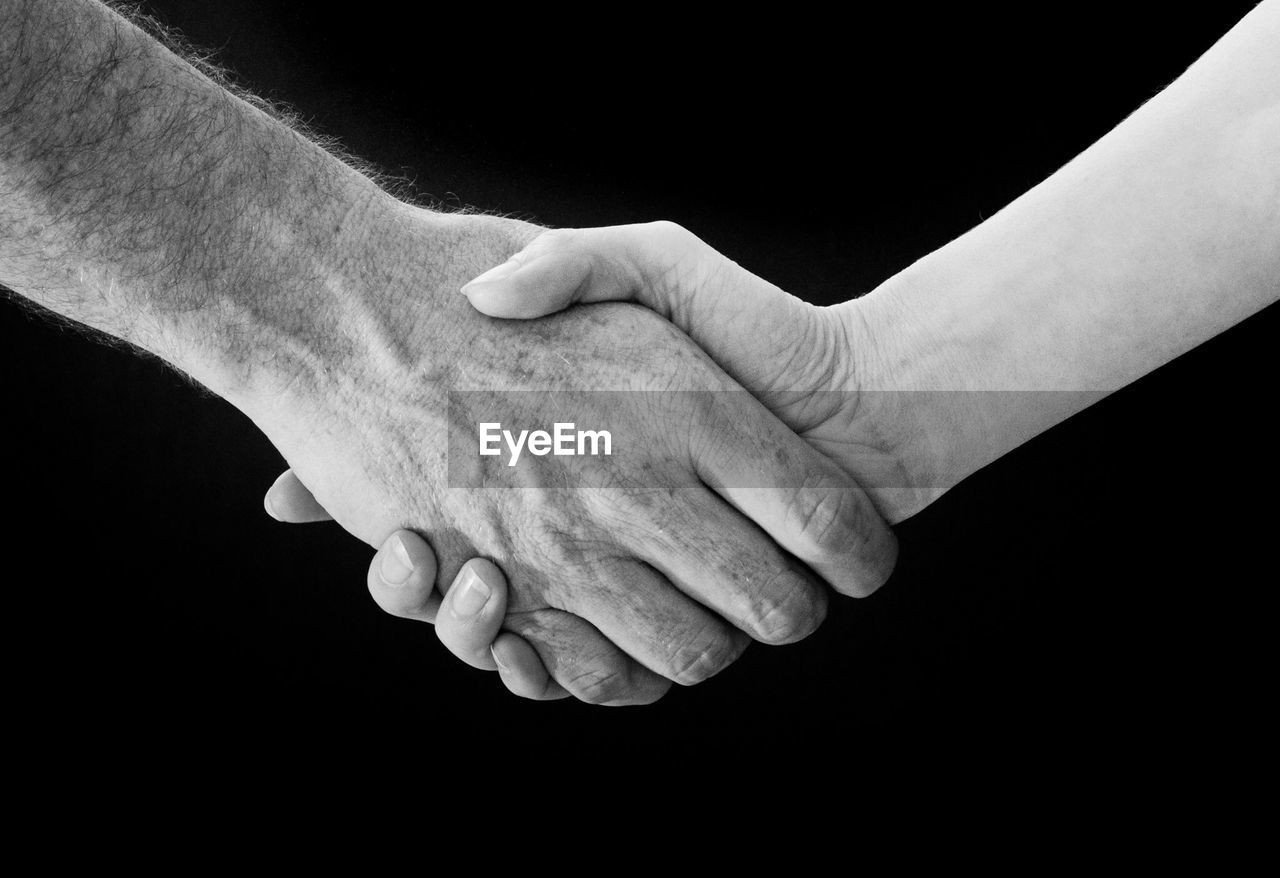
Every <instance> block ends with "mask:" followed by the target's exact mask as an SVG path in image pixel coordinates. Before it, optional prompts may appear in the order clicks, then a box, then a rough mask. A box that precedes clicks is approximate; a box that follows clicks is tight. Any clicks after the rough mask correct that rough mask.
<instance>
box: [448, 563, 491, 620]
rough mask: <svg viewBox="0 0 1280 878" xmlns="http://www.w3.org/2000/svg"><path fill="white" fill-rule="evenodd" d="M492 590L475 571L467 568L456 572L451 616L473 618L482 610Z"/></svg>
mask: <svg viewBox="0 0 1280 878" xmlns="http://www.w3.org/2000/svg"><path fill="white" fill-rule="evenodd" d="M492 593H493V590H492V589H490V588H489V586H488V584H486V583H485V581H484V580H483V579H481V578H480V574H478V573H476V571H475V569H474V568H472V567H470V566H467V567H463V568H462V570H460V571H459V572H458V581H457V582H456V583H455V585H454V593H453V614H454V615H455V616H457V617H458V618H460V619H467V618H470V617H471V616H474V615H475V614H476V613H478V612H480V610H481V609H483V607H484V605H485V604H486V603H487V602H488V600H489V595H490V594H492Z"/></svg>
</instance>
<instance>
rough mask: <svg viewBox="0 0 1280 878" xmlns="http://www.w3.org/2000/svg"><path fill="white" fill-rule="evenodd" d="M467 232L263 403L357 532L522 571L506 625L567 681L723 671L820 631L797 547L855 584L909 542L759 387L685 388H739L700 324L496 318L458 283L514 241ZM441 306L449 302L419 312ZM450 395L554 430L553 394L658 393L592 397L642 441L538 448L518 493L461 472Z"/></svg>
mask: <svg viewBox="0 0 1280 878" xmlns="http://www.w3.org/2000/svg"><path fill="white" fill-rule="evenodd" d="M482 219H483V218H474V221H476V222H478V221H481V220H482ZM465 234H466V232H465V231H464V230H462V229H460V231H459V235H460V236H463V235H465ZM466 240H467V241H469V242H472V244H470V245H468V246H467V247H462V246H459V248H458V251H457V252H458V253H459V258H455V259H452V260H450V262H449V269H448V271H447V272H445V275H446V276H439V275H438V274H436V275H432V276H418V277H415V276H408V277H393V278H392V279H391V280H392V283H391V284H390V285H389V291H388V298H389V300H390V302H391V305H390V306H389V307H390V308H391V309H392V310H393V313H394V314H395V315H396V318H395V319H393V320H388V321H387V322H386V323H385V324H383V328H384V331H385V332H386V333H387V335H388V336H389V337H388V338H385V339H382V340H381V343H380V345H379V347H378V348H377V349H376V351H375V353H374V354H371V355H364V356H361V357H357V358H355V359H354V361H353V363H352V364H349V365H346V366H345V367H344V368H343V369H342V370H340V371H336V372H335V371H334V370H328V371H326V373H325V375H324V380H323V382H319V383H316V382H310V383H309V382H305V381H304V382H298V383H297V384H295V385H293V386H291V387H290V388H289V389H288V390H287V391H286V392H285V393H283V394H282V395H281V396H280V398H279V399H278V400H276V401H275V402H274V404H273V406H272V407H271V408H270V409H269V410H264V411H262V412H261V413H255V420H256V421H258V422H259V426H260V427H262V428H263V430H264V431H265V432H266V433H267V434H268V436H270V437H271V438H272V440H273V442H275V444H276V445H277V447H278V448H280V449H281V450H282V451H283V452H284V454H285V456H286V458H287V459H288V460H289V461H290V463H291V465H292V467H293V470H294V472H296V473H297V476H298V478H299V479H301V482H303V483H305V484H306V485H307V487H309V488H310V489H311V492H312V493H313V495H314V498H315V501H316V502H318V504H319V505H320V506H321V507H322V508H323V509H325V510H327V511H328V512H329V513H332V515H333V517H334V518H335V519H337V520H338V522H339V523H341V524H342V525H343V526H344V527H345V528H346V529H347V530H349V531H351V532H352V533H354V534H356V535H357V536H359V537H360V538H361V539H364V540H365V541H366V542H369V543H370V544H373V545H379V544H382V543H384V541H385V540H387V539H388V535H389V534H392V533H393V532H395V531H398V530H401V529H409V530H413V531H415V532H418V533H421V534H423V535H425V536H426V537H427V538H428V540H429V541H430V544H431V546H433V547H434V549H435V552H436V553H437V554H438V557H439V562H440V570H441V573H442V574H444V575H443V577H442V581H448V580H451V579H452V578H453V575H454V574H455V573H456V571H458V570H460V569H461V567H462V565H463V562H464V561H465V560H466V559H467V558H472V557H475V556H483V557H487V558H489V559H491V560H492V561H493V562H495V563H496V564H498V566H499V567H500V568H501V569H502V570H503V571H505V573H506V574H507V576H508V578H509V579H510V598H509V605H508V608H507V613H506V622H505V625H506V627H507V629H508V630H510V631H513V632H515V633H518V634H519V635H521V636H522V637H523V638H525V639H526V640H527V641H528V643H529V644H530V645H531V646H532V649H533V650H534V651H535V652H536V655H537V657H538V658H539V659H540V661H541V662H542V663H543V664H544V665H545V667H546V668H547V671H548V673H549V675H550V678H552V679H554V680H555V681H556V682H557V683H558V684H559V685H560V686H563V687H564V689H566V690H567V691H569V692H570V693H572V694H573V695H575V696H577V697H579V698H581V699H583V700H587V701H592V702H600V703H634V702H645V701H651V700H653V699H654V698H656V697H659V696H660V695H661V694H662V692H664V691H665V690H666V688H667V687H668V685H669V683H668V682H667V681H672V680H674V681H676V682H680V683H694V682H698V681H700V680H703V679H706V678H707V677H709V676H711V675H712V674H714V673H716V672H717V671H719V670H721V669H722V668H723V667H725V666H726V665H727V664H728V663H729V662H731V661H732V660H733V659H734V658H736V657H737V655H738V654H739V653H740V652H741V650H742V648H743V647H744V646H745V645H746V642H747V638H746V637H744V636H743V635H742V634H741V633H739V632H745V633H746V634H748V635H750V636H751V637H754V638H756V639H758V640H762V641H765V642H770V643H784V642H789V641H792V640H795V639H798V638H799V637H803V636H804V635H806V634H807V633H809V632H810V631H812V630H813V628H814V627H816V625H817V624H818V623H819V622H820V621H821V618H822V616H823V614H824V610H825V594H824V591H823V589H822V588H821V587H820V585H819V584H818V582H817V581H815V579H814V577H813V576H812V575H811V574H810V573H809V572H808V571H807V570H806V569H805V567H804V566H803V565H799V564H797V563H796V562H795V560H794V559H793V558H791V557H789V556H788V553H790V555H793V556H795V558H798V559H800V560H801V561H803V562H805V564H807V565H808V568H810V569H812V570H813V571H815V572H817V573H818V574H820V575H821V576H822V577H823V578H824V579H825V580H826V581H827V582H829V583H830V584H831V585H832V586H834V587H835V588H836V589H837V590H839V591H842V592H844V593H848V594H865V593H869V592H870V591H871V590H873V589H874V588H876V587H878V586H879V585H880V584H881V583H882V582H883V581H884V579H885V578H886V577H887V576H888V573H889V572H890V570H891V568H892V565H893V561H894V557H895V544H894V541H893V538H892V534H891V533H890V532H889V531H888V529H887V528H886V527H885V525H884V524H883V522H882V521H881V520H880V518H879V516H878V515H877V514H876V513H875V511H874V509H873V507H872V505H871V504H870V502H869V501H868V499H867V497H866V495H865V494H863V493H862V492H861V491H860V490H859V489H858V488H857V487H856V485H855V484H854V483H853V482H852V480H850V479H849V478H848V476H847V475H846V474H845V473H843V472H842V471H841V470H840V468H839V467H838V466H836V465H835V464H834V463H833V462H832V461H831V460H830V459H828V458H826V457H824V456H823V455H821V454H818V453H817V452H816V451H815V450H814V449H813V448H812V447H811V446H809V445H808V444H806V443H805V442H803V441H801V440H800V439H798V438H797V437H796V436H795V435H794V434H793V433H792V432H791V431H790V430H788V429H787V428H786V427H785V426H784V425H783V424H782V423H780V422H779V421H778V420H777V419H776V418H774V417H773V416H772V415H770V414H769V413H768V412H767V411H766V410H765V409H764V408H763V407H762V406H761V405H760V404H759V403H758V402H756V401H755V400H754V399H752V398H751V397H750V396H749V395H748V394H744V393H732V392H718V393H691V392H687V391H709V390H710V391H732V390H736V389H738V386H737V385H736V384H735V383H734V382H733V381H731V380H730V379H728V378H727V376H725V375H724V373H723V372H721V371H720V369H718V368H717V367H716V366H715V365H714V364H713V363H712V362H711V361H710V360H709V359H708V358H707V357H706V356H705V355H704V354H703V353H702V352H701V351H700V350H698V348H697V347H696V346H695V345H693V344H692V343H691V342H690V341H689V339H688V338H687V337H686V336H684V335H683V334H682V333H681V332H679V331H678V330H676V329H675V328H674V327H672V325H671V324H670V323H668V322H666V321H664V320H662V319H660V318H659V317H658V316H657V315H654V314H652V313H650V312H647V311H644V310H641V309H636V308H629V307H626V306H621V305H609V306H600V307H598V308H592V309H580V310H574V311H572V312H568V313H565V314H562V315H558V316H556V317H553V318H550V319H549V320H546V321H541V322H540V323H539V324H537V325H536V327H534V326H528V325H525V326H522V325H520V324H516V323H512V322H503V321H492V320H490V319H488V318H485V317H482V316H481V315H479V314H477V313H476V312H474V311H473V310H472V309H471V308H470V307H468V304H467V301H466V300H465V299H464V298H463V297H461V296H458V295H457V294H456V292H455V291H456V290H457V289H458V288H459V287H460V286H461V285H462V283H463V281H465V280H466V278H468V277H470V276H473V275H474V274H475V272H476V271H478V270H479V269H480V268H482V267H483V266H484V262H485V261H489V262H490V264H492V262H493V261H498V260H499V259H501V258H502V257H504V256H506V255H507V254H509V253H510V252H511V250H513V249H515V248H514V247H511V246H510V241H509V240H502V239H501V238H499V239H498V240H496V241H495V244H494V246H492V247H490V248H488V249H487V251H486V250H485V249H484V248H481V249H480V250H479V251H477V249H476V248H475V247H474V245H473V242H474V240H475V238H474V236H473V235H471V236H467V237H466ZM504 249H505V252H503V250H504ZM495 256H496V257H497V258H494V257H495ZM442 293H447V295H442ZM424 299H425V300H427V301H430V302H433V303H434V311H432V310H431V309H430V308H426V307H423V308H420V309H418V310H417V311H415V310H414V309H413V308H411V307H410V303H412V302H413V301H419V302H421V301H423V300H424ZM422 312H426V314H425V315H424V316H418V315H419V314H422ZM450 390H467V391H470V392H471V393H469V394H468V398H475V397H478V398H479V399H480V400H481V402H485V401H487V402H488V403H491V404H492V405H493V406H497V407H498V408H499V409H501V420H502V422H503V423H504V425H505V424H512V425H517V426H529V427H543V428H545V427H546V426H548V424H547V417H546V411H547V409H548V407H549V406H550V405H552V403H553V401H554V400H555V399H556V396H555V395H556V394H558V393H559V394H563V393H565V392H571V391H586V390H618V391H646V392H644V393H615V394H609V395H607V399H602V400H600V401H596V402H593V400H592V398H591V396H590V395H589V394H588V395H586V396H584V397H579V398H578V399H579V407H578V409H577V412H578V413H579V416H580V417H582V419H583V422H584V423H587V422H599V423H607V424H609V425H610V426H611V429H612V430H613V431H614V435H615V436H618V437H623V438H621V439H620V440H618V441H625V443H626V446H627V449H628V453H627V454H625V455H618V456H616V457H614V458H612V459H611V460H609V461H608V462H607V463H600V464H591V465H584V464H583V463H581V462H578V461H575V462H574V463H573V465H572V466H570V465H569V464H567V463H562V462H560V461H558V460H557V459H555V458H552V457H543V458H538V459H537V460H536V462H535V461H534V459H533V458H531V457H529V456H527V455H526V456H525V457H524V458H522V461H521V466H520V467H519V468H518V469H517V470H516V472H517V473H519V478H520V484H521V485H522V486H523V487H519V488H513V487H509V486H508V484H509V483H507V482H505V481H503V480H502V479H499V478H497V477H498V476H502V477H503V478H505V477H506V476H507V474H506V473H505V472H498V471H495V470H492V469H490V468H487V467H483V466H478V465H476V466H471V465H468V466H467V467H465V468H464V469H465V471H466V473H467V477H468V480H467V483H466V484H465V485H460V484H454V482H451V473H456V469H455V470H453V471H451V470H450V460H449V457H448V453H447V452H446V448H448V447H455V448H458V447H464V446H465V445H466V443H467V442H471V443H472V447H474V438H473V437H474V436H475V435H476V426H477V425H476V424H475V423H473V422H471V421H470V420H469V416H468V413H467V412H465V411H461V412H460V411H459V410H458V409H459V408H460V407H459V406H451V405H450V397H449V391H450ZM513 391H523V392H519V393H517V392H513ZM593 406H596V407H597V408H593ZM461 408H465V406H464V407H461ZM486 411H488V410H487V409H486ZM451 436H452V437H453V438H454V440H455V442H456V444H455V445H454V446H450V438H451ZM459 437H461V438H459ZM453 462H454V464H455V466H456V465H457V464H458V463H459V461H458V460H455V461H453ZM478 462H479V458H478V457H476V459H475V461H473V462H471V463H476V464H478ZM454 481H457V477H456V474H455V475H454ZM498 485H501V487H495V486H498ZM282 517H283V516H282ZM753 522H754V523H753ZM428 551H430V549H429V548H428ZM384 555H385V549H384ZM423 612H429V609H425V608H424V610H423ZM735 629H736V630H735Z"/></svg>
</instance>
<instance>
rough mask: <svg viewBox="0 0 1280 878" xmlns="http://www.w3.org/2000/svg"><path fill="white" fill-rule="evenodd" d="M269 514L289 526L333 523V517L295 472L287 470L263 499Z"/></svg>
mask: <svg viewBox="0 0 1280 878" xmlns="http://www.w3.org/2000/svg"><path fill="white" fill-rule="evenodd" d="M263 505H264V506H265V507H266V510H267V514H268V515H270V516H271V517H272V518H274V519H275V520H276V521H283V522H287V523H289V524H306V523H307V522H311V521H332V520H333V516H331V515H330V514H329V513H328V512H326V511H325V508H324V507H323V506H321V505H320V503H319V501H317V500H316V498H315V497H313V496H312V495H311V492H310V491H309V490H307V486H306V485H304V484H302V482H301V481H300V480H299V479H298V477H297V476H296V475H295V474H294V472H293V470H291V469H287V470H285V471H284V472H282V473H281V474H280V477H279V478H278V479H276V480H275V482H274V483H273V484H272V485H271V487H270V488H268V489H267V494H266V496H265V497H264V498H263Z"/></svg>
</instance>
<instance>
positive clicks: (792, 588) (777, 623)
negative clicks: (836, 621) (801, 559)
mask: <svg viewBox="0 0 1280 878" xmlns="http://www.w3.org/2000/svg"><path fill="white" fill-rule="evenodd" d="M767 591H769V592H770V593H772V594H777V595H779V597H778V598H776V599H775V598H772V597H769V598H766V599H765V600H764V601H763V602H762V605H761V606H760V607H759V608H758V610H757V615H756V616H755V618H754V620H753V627H754V628H755V631H756V633H757V636H758V639H759V640H761V641H762V642H764V643H769V644H772V645H775V646H780V645H782V644H784V643H795V642H796V641H798V640H803V639H804V638H806V637H808V636H809V635H810V634H812V633H813V632H814V631H816V630H818V626H819V625H821V624H822V620H823V619H825V618H826V616H827V594H826V592H825V591H824V590H823V589H820V588H817V587H815V586H814V585H812V584H811V583H809V582H808V581H806V580H805V579H804V578H803V577H801V576H800V575H799V574H797V573H795V572H793V571H791V570H781V571H779V572H778V573H776V574H775V575H774V577H773V578H772V580H771V581H770V583H769V588H768V589H767Z"/></svg>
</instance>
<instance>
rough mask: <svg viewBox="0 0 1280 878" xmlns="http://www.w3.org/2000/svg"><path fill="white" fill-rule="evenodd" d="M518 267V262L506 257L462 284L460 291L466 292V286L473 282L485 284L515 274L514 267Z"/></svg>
mask: <svg viewBox="0 0 1280 878" xmlns="http://www.w3.org/2000/svg"><path fill="white" fill-rule="evenodd" d="M519 267H520V263H518V262H516V261H515V260H514V259H508V260H507V261H506V262H504V263H502V264H501V265H499V266H496V267H494V268H491V269H489V270H488V271H486V272H485V273H484V274H482V275H480V276H479V277H476V278H473V279H472V280H470V281H468V282H467V283H465V284H463V285H462V292H463V293H466V291H467V288H468V287H470V286H472V285H474V284H487V283H491V282H492V281H495V280H502V279H503V278H505V277H508V276H510V275H512V274H515V271H516V269H517V268H519Z"/></svg>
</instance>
